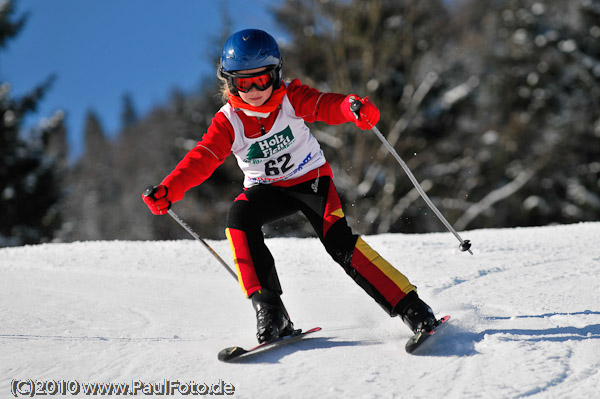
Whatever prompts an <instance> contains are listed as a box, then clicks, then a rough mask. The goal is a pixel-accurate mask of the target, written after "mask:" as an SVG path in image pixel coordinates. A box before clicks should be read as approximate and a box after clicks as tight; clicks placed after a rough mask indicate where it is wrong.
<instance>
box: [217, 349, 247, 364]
mask: <svg viewBox="0 0 600 399" xmlns="http://www.w3.org/2000/svg"><path fill="white" fill-rule="evenodd" d="M246 352H248V351H247V350H246V349H244V348H241V347H239V346H232V347H230V348H225V349H223V350H222V351H221V352H219V354H218V355H217V358H218V359H219V360H220V361H222V362H227V361H229V360H231V359H234V358H236V357H238V356H241V355H243V354H244V353H246Z"/></svg>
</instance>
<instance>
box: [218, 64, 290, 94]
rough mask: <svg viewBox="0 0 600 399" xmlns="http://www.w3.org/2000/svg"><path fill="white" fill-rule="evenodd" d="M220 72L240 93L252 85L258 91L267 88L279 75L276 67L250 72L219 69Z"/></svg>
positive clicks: (230, 85)
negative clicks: (243, 72) (242, 72)
mask: <svg viewBox="0 0 600 399" xmlns="http://www.w3.org/2000/svg"><path fill="white" fill-rule="evenodd" d="M221 73H222V74H223V75H224V76H225V77H226V78H227V83H229V87H233V88H234V89H236V90H237V91H241V92H242V93H248V92H249V91H250V90H252V88H253V87H256V89H258V90H260V91H263V90H267V89H268V88H269V87H271V86H272V85H273V83H274V82H275V79H277V77H278V75H279V74H278V72H277V68H276V67H272V68H270V69H267V70H264V71H259V72H255V73H250V74H241V73H238V72H226V71H221Z"/></svg>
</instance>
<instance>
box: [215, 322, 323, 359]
mask: <svg viewBox="0 0 600 399" xmlns="http://www.w3.org/2000/svg"><path fill="white" fill-rule="evenodd" d="M317 331H321V327H314V328H311V329H310V330H306V331H302V330H294V332H293V333H292V334H290V335H286V336H285V337H281V338H277V339H274V340H273V341H269V342H263V343H262V344H259V345H257V346H255V347H253V348H250V349H244V348H242V347H240V346H232V347H229V348H225V349H223V350H222V351H220V352H219V354H218V355H217V358H218V359H219V360H220V361H222V362H233V361H236V360H241V359H245V358H248V357H250V356H253V355H255V354H257V353H262V352H266V351H268V350H270V349H273V348H277V347H279V346H281V345H284V344H289V343H292V342H296V341H299V340H301V339H302V338H304V337H306V336H307V335H308V334H312V333H314V332H317Z"/></svg>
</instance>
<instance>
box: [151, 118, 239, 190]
mask: <svg viewBox="0 0 600 399" xmlns="http://www.w3.org/2000/svg"><path fill="white" fill-rule="evenodd" d="M233 138H234V131H233V126H231V123H230V122H229V120H228V119H227V117H226V116H225V115H224V114H223V113H222V112H218V113H217V114H216V115H215V117H214V118H213V120H212V123H211V125H210V126H209V127H208V130H207V131H206V133H205V134H204V136H202V140H201V141H199V142H198V144H196V147H194V148H193V149H191V150H190V151H189V152H188V153H187V154H186V155H185V157H184V158H183V159H182V160H181V161H180V162H179V163H178V164H177V166H176V167H175V169H174V170H173V171H172V172H171V173H170V174H169V175H168V176H167V177H165V179H164V180H163V181H162V183H161V184H163V185H165V186H167V188H168V194H167V199H168V200H169V201H171V202H176V201H179V200H180V199H182V198H183V196H184V195H185V192H186V191H187V190H189V189H190V188H192V187H195V186H197V185H199V184H201V183H203V182H204V181H205V180H206V179H208V178H209V177H210V175H211V174H212V173H213V172H214V171H215V169H217V168H218V167H219V166H220V165H221V164H222V163H223V162H224V161H225V158H227V156H228V155H229V154H230V153H231V146H232V145H233Z"/></svg>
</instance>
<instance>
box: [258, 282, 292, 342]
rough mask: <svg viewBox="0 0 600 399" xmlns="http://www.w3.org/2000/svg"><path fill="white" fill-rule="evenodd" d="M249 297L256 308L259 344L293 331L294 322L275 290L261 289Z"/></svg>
mask: <svg viewBox="0 0 600 399" xmlns="http://www.w3.org/2000/svg"><path fill="white" fill-rule="evenodd" d="M250 298H251V299H252V306H254V310H256V338H257V339H258V343H259V344H262V343H263V342H268V341H272V340H274V339H275V338H279V337H283V336H286V335H290V334H291V333H292V332H294V324H293V323H292V322H291V321H290V316H289V315H288V313H287V311H286V310H285V306H283V302H281V297H280V296H279V294H278V293H277V292H275V291H271V290H264V289H263V290H260V291H258V292H255V293H254V294H252V295H251V296H250Z"/></svg>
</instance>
